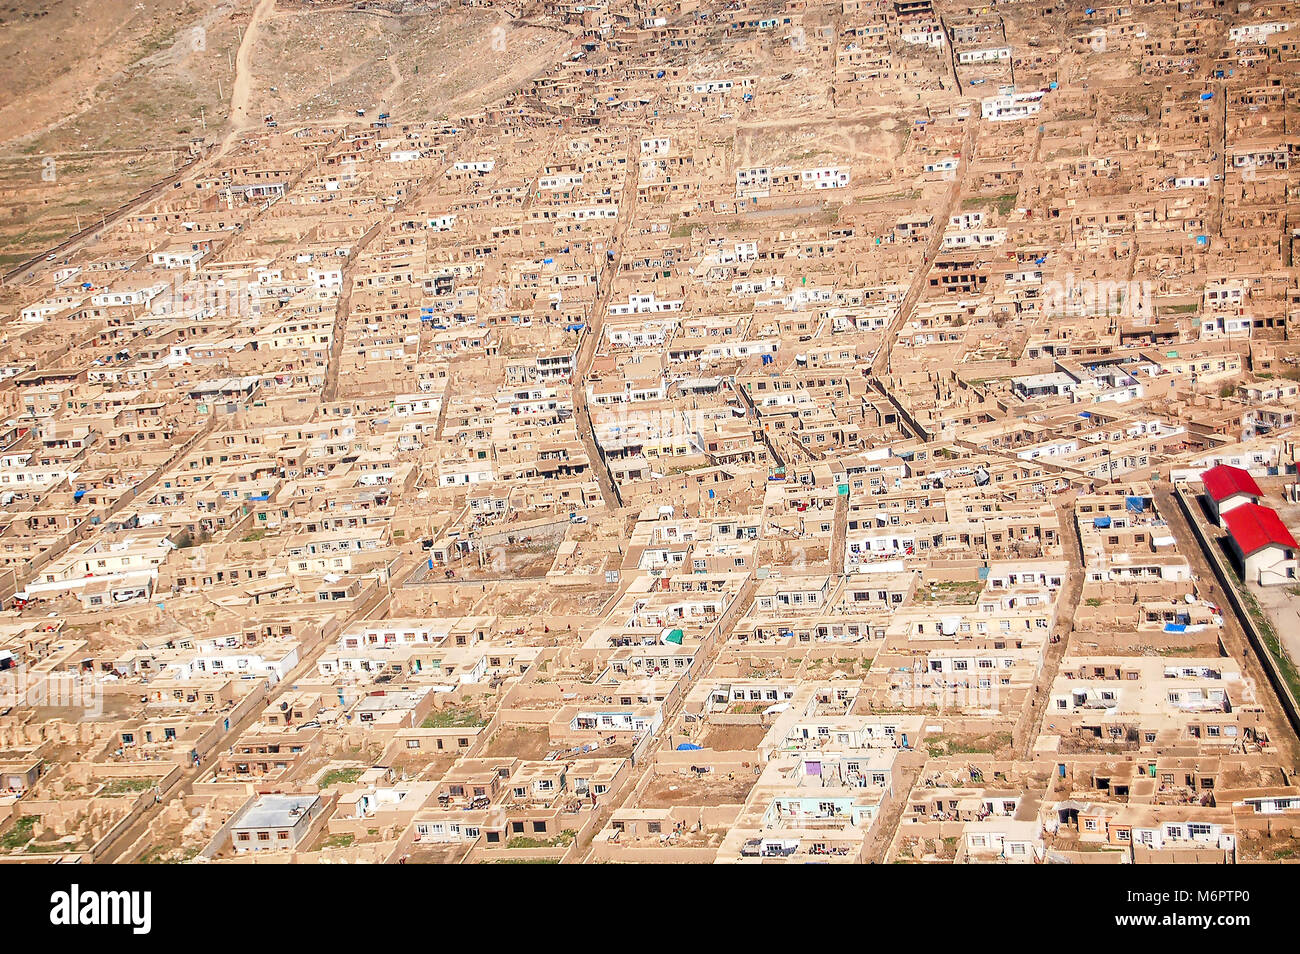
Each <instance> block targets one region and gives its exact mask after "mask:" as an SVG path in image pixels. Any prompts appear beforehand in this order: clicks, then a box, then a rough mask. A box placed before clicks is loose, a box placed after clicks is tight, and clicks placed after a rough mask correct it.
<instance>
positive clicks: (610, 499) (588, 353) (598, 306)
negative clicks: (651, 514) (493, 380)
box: [573, 134, 639, 509]
mask: <svg viewBox="0 0 1300 954" xmlns="http://www.w3.org/2000/svg"><path fill="white" fill-rule="evenodd" d="M638 148H639V140H638V138H637V137H636V136H634V135H631V134H629V138H628V163H627V172H626V173H625V177H624V182H623V195H622V197H621V198H620V199H619V203H618V221H617V223H616V224H615V226H614V234H613V236H612V238H611V240H610V245H609V246H608V247H607V250H609V251H613V253H614V260H613V261H612V262H611V263H610V264H609V266H608V267H607V268H606V269H605V272H604V274H605V275H606V276H607V277H606V278H605V287H604V288H602V289H601V290H600V294H599V295H598V296H597V298H596V300H595V302H594V303H593V304H592V306H591V315H590V318H589V320H588V323H587V324H588V327H587V334H586V336H585V337H584V338H583V339H582V344H580V345H579V346H578V360H577V362H575V365H574V369H573V416H574V427H575V428H576V429H577V431H578V439H579V440H581V441H582V445H583V447H584V448H586V451H587V457H588V458H590V460H591V468H592V471H593V472H594V473H595V475H596V481H597V483H598V484H599V485H600V495H601V497H603V498H604V500H605V506H606V507H609V508H610V509H613V508H614V507H615V506H617V504H618V492H617V491H616V489H615V487H614V478H613V475H612V474H611V473H610V471H609V468H608V467H607V466H606V465H605V459H604V458H603V457H601V456H600V448H598V447H597V446H596V441H595V438H594V437H593V436H592V435H593V433H594V432H593V430H592V425H591V411H590V409H589V408H588V407H587V389H586V384H587V375H588V374H589V373H590V372H591V364H592V362H593V361H594V360H595V358H596V349H597V348H598V347H599V346H600V336H601V335H602V334H604V330H605V312H606V310H607V309H608V307H609V299H610V296H611V295H612V294H613V293H614V280H615V279H616V278H617V277H618V269H619V266H620V265H621V264H622V261H623V237H624V236H625V235H627V230H628V228H629V227H630V226H631V225H632V216H633V215H634V214H635V211H636V186H637V181H638V179H637V168H638V167H637V163H636V157H637V149H638Z"/></svg>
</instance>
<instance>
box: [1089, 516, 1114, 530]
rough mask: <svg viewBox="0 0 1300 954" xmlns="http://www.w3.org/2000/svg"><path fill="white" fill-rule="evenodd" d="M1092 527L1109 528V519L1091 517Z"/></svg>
mask: <svg viewBox="0 0 1300 954" xmlns="http://www.w3.org/2000/svg"><path fill="white" fill-rule="evenodd" d="M1092 525H1093V526H1094V527H1102V528H1105V527H1109V526H1110V517H1093V518H1092Z"/></svg>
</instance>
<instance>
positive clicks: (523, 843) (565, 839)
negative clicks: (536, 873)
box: [506, 828, 578, 848]
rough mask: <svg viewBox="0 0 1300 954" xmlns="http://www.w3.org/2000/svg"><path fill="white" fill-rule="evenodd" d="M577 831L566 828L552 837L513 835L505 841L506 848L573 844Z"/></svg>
mask: <svg viewBox="0 0 1300 954" xmlns="http://www.w3.org/2000/svg"><path fill="white" fill-rule="evenodd" d="M577 837H578V833H577V832H576V831H574V830H573V829H572V828H566V829H564V831H562V832H560V833H559V834H558V835H556V836H555V837H554V838H546V839H541V838H529V837H528V836H527V835H515V836H514V837H513V838H511V839H510V840H509V841H507V842H506V847H507V848H563V847H567V846H569V845H571V844H573V841H574V839H576V838H577Z"/></svg>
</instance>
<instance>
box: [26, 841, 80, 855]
mask: <svg viewBox="0 0 1300 954" xmlns="http://www.w3.org/2000/svg"><path fill="white" fill-rule="evenodd" d="M76 850H77V849H76V848H75V847H74V846H72V845H70V844H68V843H67V842H63V841H51V842H47V843H45V844H37V843H36V842H32V843H31V844H30V845H28V846H27V848H26V849H25V853H26V854H29V855H57V854H61V853H63V852H65V851H76Z"/></svg>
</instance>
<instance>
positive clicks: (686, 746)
mask: <svg viewBox="0 0 1300 954" xmlns="http://www.w3.org/2000/svg"><path fill="white" fill-rule="evenodd" d="M699 748H700V746H698V745H696V744H695V743H694V742H683V743H681V744H680V745H678V746H677V751H678V752H694V751H696V750H698V749H699Z"/></svg>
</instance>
